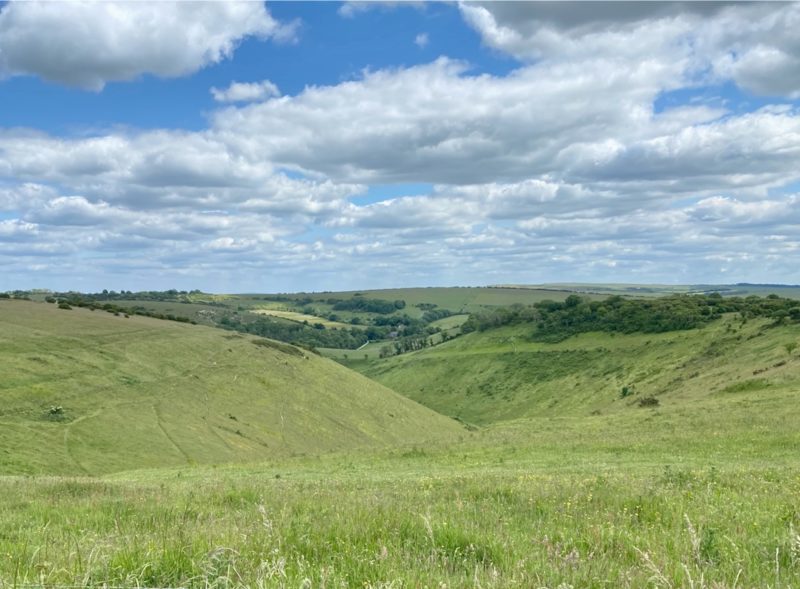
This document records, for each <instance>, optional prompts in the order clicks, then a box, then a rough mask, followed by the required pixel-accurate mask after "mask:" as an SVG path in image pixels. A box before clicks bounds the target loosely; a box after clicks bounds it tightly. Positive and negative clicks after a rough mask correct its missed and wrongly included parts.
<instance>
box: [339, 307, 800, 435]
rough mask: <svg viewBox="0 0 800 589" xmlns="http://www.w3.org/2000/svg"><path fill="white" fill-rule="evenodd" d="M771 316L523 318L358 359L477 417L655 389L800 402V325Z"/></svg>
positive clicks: (684, 395)
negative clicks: (677, 324) (547, 323)
mask: <svg viewBox="0 0 800 589" xmlns="http://www.w3.org/2000/svg"><path fill="white" fill-rule="evenodd" d="M771 325H772V322H771V321H770V320H768V319H763V318H762V319H758V318H757V319H750V320H749V321H746V322H742V320H741V319H740V318H739V316H738V315H733V314H728V315H725V316H723V317H722V318H720V319H717V320H715V321H713V322H711V323H709V324H708V325H705V326H704V327H700V328H696V329H688V330H681V331H669V332H666V333H628V334H625V333H599V332H592V333H581V334H577V335H573V336H571V337H568V338H566V339H564V340H563V341H559V342H555V343H547V342H542V341H532V339H531V334H532V332H533V330H534V327H533V325H532V324H530V323H522V324H516V325H508V326H503V327H498V328H494V329H487V330H485V331H481V332H474V333H470V334H468V335H465V336H463V337H460V338H457V339H455V340H452V341H449V342H447V343H444V344H441V345H439V346H437V347H435V348H429V349H426V350H421V351H418V352H413V353H410V354H404V355H400V356H395V357H391V358H386V359H383V360H377V361H374V362H370V363H360V364H357V363H354V364H352V365H353V367H354V368H357V369H359V370H360V371H361V372H363V373H364V374H366V375H367V376H369V377H371V378H373V379H375V380H377V381H378V382H381V383H383V384H385V385H386V386H388V387H390V388H392V389H394V390H396V391H398V392H400V393H402V394H404V395H407V396H408V397H410V398H412V399H414V400H416V401H419V402H420V403H422V404H424V405H426V406H428V407H431V408H432V409H434V410H436V411H438V412H441V413H444V414H445V415H451V416H453V417H458V418H459V419H463V420H464V421H467V422H469V423H474V424H477V425H487V424H490V423H495V422H499V421H505V420H512V419H516V418H522V417H543V416H545V417H546V416H570V415H572V416H579V415H590V414H592V413H595V414H597V413H603V414H606V413H610V412H618V411H628V410H631V408H634V407H638V406H639V403H640V401H641V400H642V399H645V398H650V397H652V398H653V399H655V400H656V401H658V403H659V404H660V405H661V406H664V405H680V404H683V405H686V406H692V405H697V404H698V403H705V404H706V405H707V406H716V405H718V404H720V403H723V404H724V403H726V402H728V401H733V400H736V401H741V400H743V399H748V398H753V399H763V398H765V397H766V398H769V399H770V400H771V402H779V400H780V399H784V401H785V402H786V403H796V399H797V395H798V392H800V354H799V353H798V351H797V350H795V349H794V346H796V345H797V343H798V342H800V329H799V328H798V326H797V325H796V324H793V325H792V324H790V325H783V326H779V327H772V326H771ZM651 402H653V403H654V401H651Z"/></svg>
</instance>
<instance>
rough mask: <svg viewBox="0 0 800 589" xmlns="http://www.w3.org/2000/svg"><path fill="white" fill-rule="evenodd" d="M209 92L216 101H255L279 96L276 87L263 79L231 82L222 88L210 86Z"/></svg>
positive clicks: (279, 93)
mask: <svg viewBox="0 0 800 589" xmlns="http://www.w3.org/2000/svg"><path fill="white" fill-rule="evenodd" d="M211 94H212V95H213V96H214V100H216V101H217V102H257V101H260V100H267V99H269V98H273V97H275V96H280V95H281V92H280V90H278V87H277V86H276V85H275V84H273V83H272V82H270V81H269V80H264V81H263V82H249V83H248V82H232V83H231V85H230V86H228V87H227V88H225V89H224V90H220V89H218V88H211Z"/></svg>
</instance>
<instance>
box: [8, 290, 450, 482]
mask: <svg viewBox="0 0 800 589" xmlns="http://www.w3.org/2000/svg"><path fill="white" fill-rule="evenodd" d="M458 431H460V427H459V426H458V424H456V423H455V422H453V421H451V420H449V419H447V418H445V417H443V416H440V415H437V414H435V413H433V412H432V411H430V410H428V409H425V408H424V407H421V406H419V405H417V404H416V403H414V402H412V401H409V400H408V399H405V398H403V397H401V396H399V395H397V394H395V393H394V392H392V391H390V390H388V389H386V388H385V387H383V386H381V385H379V384H377V383H374V382H372V381H370V380H368V379H366V378H364V377H362V376H360V375H358V374H356V373H354V372H351V371H349V370H347V369H345V368H343V367H341V366H339V365H337V364H335V363H334V362H332V361H329V360H326V359H323V358H320V357H317V356H315V355H313V354H310V353H308V352H305V351H302V350H300V349H298V348H295V347H292V346H288V345H286V344H282V343H278V342H272V341H270V340H263V339H258V338H252V337H245V336H241V335H238V334H230V333H225V332H222V331H219V330H215V329H211V328H205V327H200V326H192V325H185V324H179V323H174V322H170V321H160V320H156V319H150V318H146V317H130V318H127V317H124V316H114V315H111V314H109V313H104V312H101V311H94V312H92V311H89V310H87V309H72V310H62V309H58V308H57V307H56V306H55V305H48V304H43V303H32V302H25V301H16V300H10V301H9V300H0V473H5V474H8V473H55V474H61V473H63V474H77V473H88V474H97V473H104V472H112V471H118V470H128V469H133V468H141V467H159V466H170V465H178V464H187V463H189V464H191V463H219V462H231V461H237V462H238V461H253V460H263V459H266V458H270V457H276V456H285V455H290V454H299V453H318V452H324V451H330V450H342V449H349V448H356V447H364V446H373V445H390V444H403V443H418V442H420V441H422V440H424V439H426V438H430V437H447V436H450V435H452V434H454V433H456V432H458Z"/></svg>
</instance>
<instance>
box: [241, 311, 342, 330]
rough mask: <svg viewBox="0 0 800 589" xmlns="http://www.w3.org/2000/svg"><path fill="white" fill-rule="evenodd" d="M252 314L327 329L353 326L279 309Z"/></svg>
mask: <svg viewBox="0 0 800 589" xmlns="http://www.w3.org/2000/svg"><path fill="white" fill-rule="evenodd" d="M250 312H251V313H255V314H257V315H270V316H272V317H280V318H281V319H288V320H289V321H295V322H297V323H309V324H311V325H313V324H315V323H318V324H320V325H323V326H324V327H325V329H350V328H352V327H353V326H352V325H350V324H349V323H342V322H341V321H331V320H329V319H325V318H324V317H317V316H316V315H306V314H305V313H297V312H295V311H280V310H277V309H251V311H250Z"/></svg>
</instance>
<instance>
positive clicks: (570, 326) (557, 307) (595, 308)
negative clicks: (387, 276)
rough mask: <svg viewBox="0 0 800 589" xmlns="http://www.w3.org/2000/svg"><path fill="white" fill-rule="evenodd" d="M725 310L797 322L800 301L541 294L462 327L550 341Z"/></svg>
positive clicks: (663, 324)
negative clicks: (515, 331)
mask: <svg viewBox="0 0 800 589" xmlns="http://www.w3.org/2000/svg"><path fill="white" fill-rule="evenodd" d="M724 313H739V314H740V316H741V317H742V319H743V320H747V319H749V318H755V317H763V318H767V319H772V320H773V324H776V325H777V324H781V323H785V322H792V323H800V301H798V300H792V299H786V298H781V297H779V296H777V295H769V296H767V297H764V298H762V297H758V296H748V297H744V298H742V297H727V298H723V297H722V296H721V295H720V294H719V293H711V294H707V295H670V296H664V297H658V298H652V299H629V298H623V297H621V296H612V297H609V298H607V299H605V300H602V301H592V300H589V299H587V298H584V297H581V296H578V295H570V296H568V297H567V298H566V300H564V301H563V302H559V301H550V300H546V301H541V302H538V303H534V304H533V305H527V306H526V305H513V306H511V307H502V308H498V309H491V310H486V311H480V312H478V313H473V314H471V315H470V317H469V319H468V320H467V322H466V323H465V324H464V325H463V327H462V332H463V333H468V332H470V331H484V330H486V329H491V328H494V327H500V326H503V325H514V324H530V325H531V328H532V331H531V338H532V339H533V340H535V341H550V342H555V341H561V340H564V339H566V338H568V337H570V336H572V335H576V334H578V333H586V332H590V331H601V332H618V333H636V332H640V333H662V332H667V331H678V330H684V329H694V328H697V327H702V326H703V325H706V324H708V323H710V322H711V321H714V320H715V319H718V318H719V317H721V316H722V315H723V314H724Z"/></svg>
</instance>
